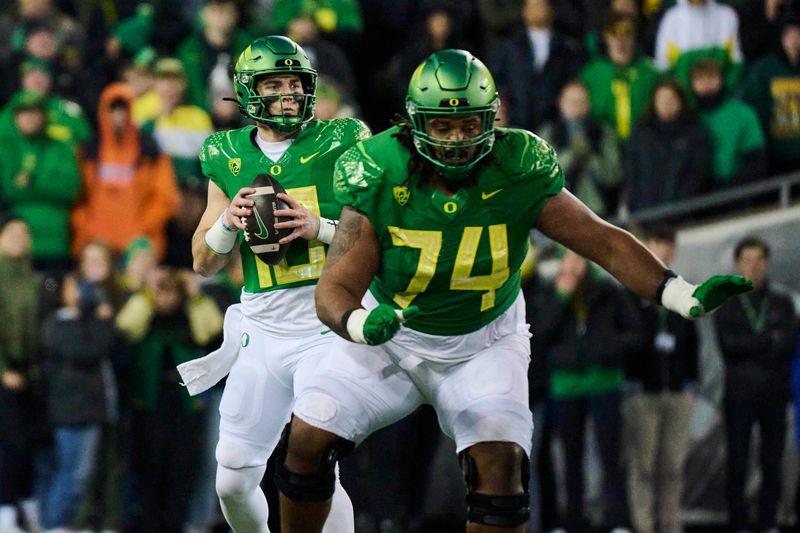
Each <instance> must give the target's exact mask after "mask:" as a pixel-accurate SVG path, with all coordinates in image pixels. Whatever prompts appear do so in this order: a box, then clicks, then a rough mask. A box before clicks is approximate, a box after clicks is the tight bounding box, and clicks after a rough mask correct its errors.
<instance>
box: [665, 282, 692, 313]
mask: <svg viewBox="0 0 800 533" xmlns="http://www.w3.org/2000/svg"><path fill="white" fill-rule="evenodd" d="M695 290H697V285H692V284H691V283H689V282H688V281H686V280H685V279H683V278H682V277H680V276H675V277H674V278H669V279H668V280H667V282H666V283H665V284H664V290H663V291H662V292H661V305H662V306H664V307H665V308H666V309H669V310H670V311H674V312H675V313H678V314H679V315H681V316H682V317H683V318H694V317H693V316H692V315H691V309H692V307H695V306H699V305H700V302H699V301H698V300H697V298H695V297H694V296H693V295H694V291H695Z"/></svg>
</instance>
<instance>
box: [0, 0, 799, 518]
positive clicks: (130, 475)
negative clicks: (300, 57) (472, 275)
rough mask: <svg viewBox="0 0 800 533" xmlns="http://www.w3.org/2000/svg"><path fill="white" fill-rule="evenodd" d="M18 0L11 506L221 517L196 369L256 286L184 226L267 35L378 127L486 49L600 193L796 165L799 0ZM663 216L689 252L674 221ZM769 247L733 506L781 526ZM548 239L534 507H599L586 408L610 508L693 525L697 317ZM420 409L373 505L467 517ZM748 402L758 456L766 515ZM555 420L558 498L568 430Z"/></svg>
mask: <svg viewBox="0 0 800 533" xmlns="http://www.w3.org/2000/svg"><path fill="white" fill-rule="evenodd" d="M0 5H2V6H3V9H2V11H1V12H0V65H2V68H3V72H4V75H3V76H2V79H0V104H1V106H0V147H2V152H3V156H2V157H1V158H0V533H18V532H19V531H31V532H34V531H37V532H38V531H58V532H68V531H73V530H79V529H86V530H93V531H94V530H97V531H100V530H104V531H115V532H122V531H125V532H142V533H173V532H182V531H187V532H197V533H200V532H206V531H211V528H212V527H213V525H214V524H215V522H218V521H219V514H218V512H215V509H216V498H215V495H214V480H213V468H214V457H213V447H214V443H215V441H216V435H215V430H216V427H217V424H218V422H217V417H218V414H217V412H216V411H217V407H218V404H219V399H220V394H221V387H222V386H223V385H222V384H221V385H219V386H218V387H217V388H215V389H212V390H211V391H209V392H208V393H206V394H204V395H203V396H201V397H199V398H190V397H189V396H188V394H186V392H185V390H184V389H183V388H181V387H179V386H178V381H179V379H178V375H177V373H176V371H175V366H176V365H177V364H179V363H181V362H184V361H186V360H189V359H192V358H195V357H198V356H200V355H203V354H204V353H206V352H207V351H209V349H211V348H213V347H215V345H217V344H218V343H219V342H220V340H221V328H222V316H223V314H224V311H225V309H226V308H227V307H228V306H229V305H230V304H231V303H234V302H236V301H238V298H239V291H240V289H241V286H242V272H241V268H240V266H239V265H238V261H237V260H233V261H231V263H230V265H231V266H230V267H229V268H227V269H226V270H225V271H224V272H222V273H220V274H218V275H217V276H215V277H213V278H210V279H203V278H199V276H198V275H196V274H195V273H194V272H192V270H191V267H192V257H191V246H190V243H191V237H192V234H193V232H194V229H195V227H196V225H197V221H198V220H199V218H200V215H201V214H202V212H203V209H204V207H205V195H206V186H207V178H206V177H205V176H203V174H202V171H201V168H200V165H199V160H198V158H197V154H198V150H199V148H200V146H201V145H202V143H203V141H204V139H205V138H206V137H207V136H208V135H210V134H211V133H213V132H215V131H219V130H224V129H230V128H236V127H240V126H243V125H245V124H247V122H246V121H245V120H244V119H243V117H242V116H241V115H240V113H239V110H238V107H237V104H236V103H235V102H231V101H229V100H227V99H226V98H230V97H232V96H233V84H232V79H231V75H232V65H233V62H235V60H236V58H237V57H238V55H239V53H240V52H241V51H242V50H243V49H244V48H245V47H246V46H247V45H248V44H249V42H250V41H251V40H252V39H253V38H254V37H257V36H260V35H265V34H270V33H280V34H284V35H287V36H289V37H290V38H292V39H294V40H295V41H297V42H298V43H300V44H301V45H302V46H303V47H304V49H305V50H306V52H307V53H308V54H309V57H310V59H311V62H312V64H313V65H314V66H315V68H316V69H317V70H318V71H319V74H320V78H319V83H318V87H317V100H316V116H317V117H318V118H322V119H329V118H335V117H345V116H357V117H359V118H362V119H364V120H365V121H366V122H367V123H368V124H369V125H370V126H371V128H372V129H373V131H375V132H377V131H380V130H382V129H384V128H385V127H387V126H389V124H390V121H391V120H392V118H393V116H394V115H395V113H398V112H402V110H403V109H404V98H405V91H406V87H407V83H408V79H409V78H410V75H411V73H412V72H413V71H414V69H415V68H416V66H417V65H418V64H419V63H420V61H422V60H423V59H424V58H425V57H426V56H427V55H429V54H430V53H431V52H434V51H437V50H441V49H445V48H454V47H455V48H466V49H469V50H470V51H472V52H473V53H474V54H475V55H476V56H477V57H479V58H481V59H482V60H483V61H484V62H485V63H486V64H487V65H488V66H489V68H490V70H491V71H492V72H493V74H494V77H495V81H496V83H497V86H498V90H499V93H500V96H501V100H502V107H501V112H500V114H499V117H500V121H501V124H502V125H503V126H508V127H521V128H526V129H529V130H531V131H533V132H534V133H536V134H538V135H540V136H542V137H544V138H545V139H546V140H548V141H549V142H550V143H552V144H553V145H554V146H555V148H556V150H557V152H558V157H559V162H560V164H561V166H562V167H563V168H564V171H565V173H566V179H567V183H568V187H569V189H570V190H571V191H572V192H573V193H574V194H576V195H577V196H578V197H579V198H580V199H582V200H583V201H584V202H585V203H586V204H587V205H589V207H591V208H592V209H593V210H594V211H595V212H597V213H598V214H599V215H600V216H603V217H607V218H613V217H615V218H618V219H623V220H624V219H625V217H626V216H630V215H634V216H635V214H636V213H637V212H639V211H641V210H645V209H648V208H652V207H656V206H659V205H665V204H669V203H671V202H676V201H680V200H685V199H690V198H696V197H698V196H701V195H703V194H706V193H710V192H714V191H721V190H727V189H732V188H735V187H737V186H740V185H744V184H749V183H755V182H759V181H763V180H765V179H768V178H769V177H772V176H778V175H784V174H788V173H793V172H797V171H800V2H798V1H797V0H727V1H723V0H563V1H559V2H556V1H555V0H362V1H361V2H359V1H358V0H253V1H251V2H247V3H245V2H242V1H240V0H184V1H181V2H172V1H168V0H145V1H141V2H140V1H139V0H137V1H135V2H134V1H131V0H104V1H97V2H95V1H92V2H88V1H79V0H5V1H3V2H0ZM753 205H754V204H753V200H746V201H742V202H741V203H739V204H736V205H735V206H733V207H734V208H736V209H742V208H746V207H752V206H753ZM712 214H714V215H719V214H720V211H715V212H713V213H712ZM727 214H730V213H727ZM684 221H685V220H684ZM666 222H669V223H671V225H672V227H673V228H674V225H675V224H676V223H678V222H682V221H679V220H676V219H674V218H673V219H672V220H666ZM645 237H646V242H647V244H648V246H650V247H651V249H652V250H653V251H654V253H656V254H657V255H659V257H661V259H662V260H664V261H665V262H667V263H669V262H670V261H671V257H672V254H673V253H674V245H675V239H674V229H670V226H666V225H665V226H656V227H653V228H650V229H649V231H648V232H646V234H645ZM769 258H770V248H769V246H768V244H767V243H765V242H763V241H760V240H758V239H751V240H744V241H742V242H741V243H740V246H739V247H737V250H736V254H735V257H734V259H735V262H736V265H737V267H738V268H739V270H740V271H741V272H742V273H744V274H745V275H748V276H749V277H750V278H751V279H753V280H754V282H757V283H756V287H757V290H756V291H754V293H752V294H750V295H748V296H742V297H740V298H739V299H738V300H737V301H735V302H732V303H731V304H729V305H727V306H726V307H724V308H723V309H721V310H720V312H719V313H718V314H717V315H716V316H715V322H716V325H717V327H718V328H719V329H722V330H724V331H726V332H735V333H736V335H730V336H725V337H724V338H723V337H720V339H721V341H722V343H721V350H722V355H723V359H724V363H725V368H726V377H727V386H726V389H725V394H724V400H723V405H722V406H720V408H721V409H722V410H723V411H724V419H725V423H726V428H727V429H726V431H727V433H726V435H727V440H726V444H727V454H728V458H729V459H728V469H727V482H726V490H727V493H726V498H727V501H728V505H729V507H728V509H729V520H730V522H731V531H739V530H742V531H744V530H747V528H748V527H750V526H752V525H755V526H756V527H757V528H758V529H759V530H763V531H767V530H771V528H774V527H776V505H777V503H776V502H777V500H778V496H779V495H780V491H781V482H782V480H781V468H780V459H781V454H782V450H783V442H784V440H785V435H786V417H785V409H786V406H787V403H788V401H789V399H790V392H789V373H790V372H789V368H790V363H791V360H792V357H793V355H794V353H795V351H796V349H797V333H798V330H797V323H796V314H795V310H794V309H793V308H792V306H791V303H790V302H789V301H788V300H787V299H786V298H785V297H783V296H781V295H780V294H778V293H776V292H774V291H772V290H771V289H770V286H769V284H768V283H767V282H766V268H767V265H768V262H769ZM556 263H557V265H558V266H557V268H556V271H555V272H551V273H549V274H548V273H547V272H541V271H534V272H533V273H532V275H531V276H529V277H528V278H527V281H526V282H525V284H524V290H525V293H526V299H527V302H528V311H529V322H530V323H531V325H532V330H533V331H534V333H535V335H534V338H533V341H532V342H533V345H532V349H533V353H534V360H533V362H532V365H531V370H530V374H529V379H530V390H531V408H532V411H533V413H534V418H535V420H536V428H537V430H536V432H535V435H534V440H535V443H534V450H535V456H534V457H532V460H531V463H532V465H533V466H534V468H533V471H534V472H535V475H534V478H533V479H532V486H535V487H534V490H532V491H531V494H532V498H534V497H535V499H536V501H532V507H533V508H534V510H535V513H534V515H535V517H534V519H532V521H531V526H530V527H531V529H530V530H531V531H538V530H542V531H547V530H553V529H556V528H559V527H563V528H566V530H567V531H570V532H582V531H587V530H588V527H589V525H588V524H589V522H590V517H589V516H588V515H587V513H586V512H585V509H584V492H585V489H584V478H585V473H584V470H583V464H584V463H583V460H582V458H583V456H584V453H585V448H586V447H587V446H588V442H587V439H586V427H587V420H588V419H591V420H592V421H593V424H594V427H595V428H596V431H595V432H594V435H595V439H596V441H597V442H596V444H597V449H598V450H599V458H600V464H601V465H602V475H603V491H602V492H603V498H604V501H605V505H604V512H603V514H602V518H601V519H600V522H599V525H602V526H603V527H607V528H609V529H614V528H619V529H623V530H624V529H631V530H633V529H635V530H636V531H640V532H643V533H648V532H655V531H662V532H679V531H682V523H681V519H680V511H679V510H680V499H681V492H682V479H683V468H684V460H685V456H686V449H687V446H688V425H689V420H690V418H691V413H692V408H693V407H692V406H693V398H694V395H695V394H696V393H697V390H698V383H699V382H700V381H701V380H700V376H699V374H700V372H701V371H702V369H701V368H699V365H698V354H697V352H698V345H697V342H698V341H697V334H696V331H695V328H694V326H693V325H692V324H691V323H689V322H686V321H684V320H682V319H680V318H679V317H677V315H667V314H666V312H664V310H663V309H660V308H658V307H654V306H652V305H649V304H646V303H644V302H641V301H639V300H638V299H636V298H634V297H633V296H632V295H631V294H628V293H626V292H623V291H622V290H621V289H620V288H619V287H618V286H617V285H615V284H614V283H612V282H610V281H609V280H608V278H606V277H605V276H603V275H602V273H601V272H599V271H598V270H597V268H596V267H595V266H594V265H591V264H588V263H587V262H586V261H585V260H583V259H582V258H580V257H578V256H576V255H574V254H572V253H570V252H565V253H563V254H561V253H560V252H559V254H558V258H557V260H556ZM537 355H538V357H537ZM402 424H403V425H402V429H400V430H398V429H390V430H389V431H390V432H391V433H388V434H387V435H389V437H383V438H384V439H385V441H383V442H384V445H383V446H395V445H396V443H397V442H403V443H405V444H406V445H407V446H406V448H407V449H403V450H402V451H400V450H398V451H397V453H398V454H399V455H398V456H397V457H391V458H390V457H388V455H389V454H386V453H385V449H386V448H381V447H372V448H371V445H370V444H369V443H366V444H365V445H364V446H363V447H362V448H363V450H362V451H361V454H360V455H359V452H356V454H354V456H353V458H351V459H350V460H349V461H346V462H345V463H344V464H343V467H342V468H343V483H344V484H345V486H346V487H347V489H348V491H349V492H350V495H351V497H352V499H353V501H354V503H355V505H356V513H357V514H359V513H360V515H359V516H360V519H359V523H358V528H359V532H363V533H371V532H373V531H374V532H377V531H379V530H380V531H385V532H389V531H394V532H399V531H406V530H412V529H414V530H416V531H434V530H435V531H445V527H446V526H445V525H441V524H440V525H438V526H437V525H431V524H428V525H427V526H425V525H424V524H423V523H422V522H423V521H421V519H420V517H421V516H423V515H424V513H423V512H421V510H422V509H424V508H425V503H424V502H423V501H422V499H423V498H422V495H424V494H426V492H425V491H424V490H421V489H420V485H421V484H423V479H424V478H423V477H421V476H422V474H421V473H423V472H427V471H428V470H429V469H431V468H434V467H435V464H434V463H435V462H436V455H435V452H436V443H437V442H439V439H440V437H439V434H438V429H437V427H436V425H435V424H436V422H435V420H434V419H432V418H431V416H430V413H427V412H421V413H420V414H419V415H418V416H416V417H412V418H411V419H410V421H404V422H403V423H402ZM753 425H757V426H758V427H759V430H760V432H761V436H760V442H761V447H762V448H761V449H762V452H761V455H760V466H761V469H762V479H763V481H762V488H761V493H760V498H759V500H758V506H757V507H758V509H757V511H758V513H757V516H755V517H748V516H747V505H746V504H745V503H744V490H745V483H746V476H747V469H746V468H747V465H748V460H747V458H748V456H749V453H750V432H751V428H752V427H753ZM623 427H625V428H626V429H625V431H624V432H623V429H622V428H623ZM423 436H424V437H423ZM557 436H560V440H561V442H562V445H563V448H564V457H565V461H564V465H565V471H564V479H565V487H566V497H565V505H564V506H559V505H558V502H557V501H556V498H555V492H556V491H555V488H554V485H553V483H554V481H553V479H554V477H555V476H554V475H553V464H554V462H553V460H552V458H551V457H550V444H549V443H550V441H551V439H553V438H556V437H557ZM377 438H381V437H377ZM420 442H425V443H428V444H425V445H421V444H420ZM624 443H629V444H630V446H625V445H624ZM625 448H629V449H625ZM389 449H394V448H389ZM409 449H410V450H413V453H411V452H409ZM623 451H624V452H625V453H622V452H623ZM720 453H722V450H721V451H720ZM623 458H625V460H623ZM348 473H351V475H350V476H349V477H348ZM417 473H420V474H419V475H416V474H417ZM453 475H454V476H455V477H458V476H459V474H458V472H457V471H456V472H455V473H454V474H453ZM266 483H267V484H269V479H267V481H266ZM431 483H433V481H431ZM386 484H388V485H386ZM384 486H390V487H392V490H387V489H385V488H383V487H384ZM458 486H459V485H456V487H458ZM359 487H360V488H359ZM273 492H274V491H273ZM387 495H390V497H387ZM562 507H563V508H562ZM272 508H273V509H274V508H275V507H274V505H273V506H272ZM456 518H457V520H456V523H458V522H459V521H460V517H456ZM751 518H752V519H751ZM443 523H444V522H443ZM432 524H436V522H432ZM595 525H598V524H595ZM425 527H428V528H429V529H425ZM430 528H432V529H430Z"/></svg>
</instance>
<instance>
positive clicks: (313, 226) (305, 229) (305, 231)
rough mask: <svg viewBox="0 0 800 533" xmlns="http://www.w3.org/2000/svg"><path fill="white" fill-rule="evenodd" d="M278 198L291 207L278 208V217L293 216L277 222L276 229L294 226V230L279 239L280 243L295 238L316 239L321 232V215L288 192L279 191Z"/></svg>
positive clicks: (285, 242)
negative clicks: (310, 209)
mask: <svg viewBox="0 0 800 533" xmlns="http://www.w3.org/2000/svg"><path fill="white" fill-rule="evenodd" d="M278 198H280V199H281V200H283V201H284V202H286V203H287V204H288V205H289V209H276V210H275V212H274V215H275V216H276V217H291V218H292V220H287V221H284V222H276V223H275V229H284V228H293V231H292V232H291V233H290V234H289V235H287V236H286V237H284V238H283V239H281V240H280V241H278V243H280V244H287V243H290V242H292V241H293V240H295V239H298V238H300V237H302V238H303V239H308V240H311V239H316V238H317V233H318V232H319V217H318V216H317V215H314V214H312V213H310V212H309V211H308V209H306V208H305V207H303V204H301V203H300V202H298V201H297V200H295V199H294V198H292V197H291V196H289V195H288V194H283V193H278Z"/></svg>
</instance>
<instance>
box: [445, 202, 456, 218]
mask: <svg viewBox="0 0 800 533" xmlns="http://www.w3.org/2000/svg"><path fill="white" fill-rule="evenodd" d="M442 208H443V209H444V212H445V213H447V214H448V215H452V214H453V213H455V212H456V211H458V204H457V203H455V202H446V203H445V204H444V205H443V206H442Z"/></svg>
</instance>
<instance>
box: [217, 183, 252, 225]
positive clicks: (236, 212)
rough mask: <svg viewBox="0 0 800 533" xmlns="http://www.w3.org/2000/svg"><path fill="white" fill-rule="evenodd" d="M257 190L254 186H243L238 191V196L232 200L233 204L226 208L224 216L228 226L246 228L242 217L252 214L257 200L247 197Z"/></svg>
mask: <svg viewBox="0 0 800 533" xmlns="http://www.w3.org/2000/svg"><path fill="white" fill-rule="evenodd" d="M255 192H256V190H255V189H254V188H252V187H243V188H241V189H239V192H237V193H236V196H234V197H233V200H231V204H230V205H229V206H228V208H227V209H226V210H225V213H224V217H225V225H226V226H228V227H229V228H233V227H236V228H239V229H240V230H244V229H245V225H244V222H242V218H243V217H249V216H250V215H252V214H253V210H252V209H251V208H252V207H253V206H254V205H255V202H254V201H253V200H250V199H249V198H247V197H248V196H249V195H251V194H254V193H255Z"/></svg>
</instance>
